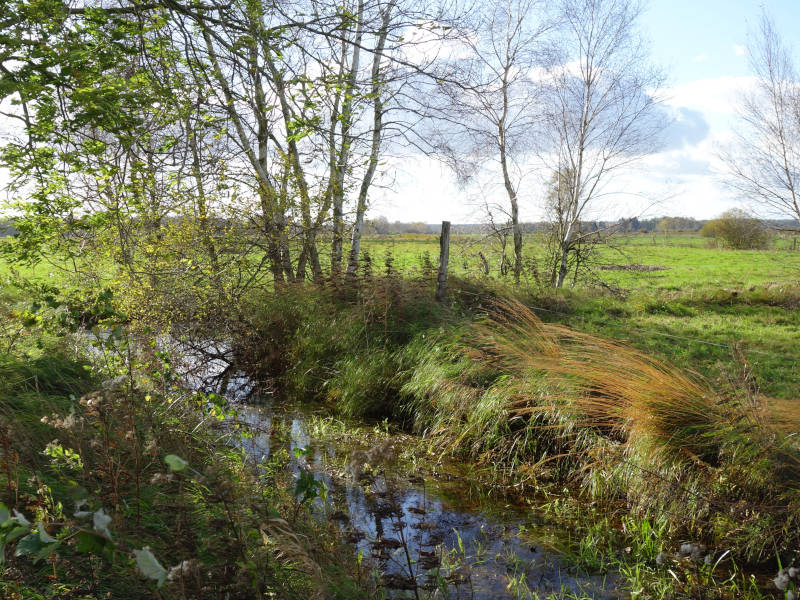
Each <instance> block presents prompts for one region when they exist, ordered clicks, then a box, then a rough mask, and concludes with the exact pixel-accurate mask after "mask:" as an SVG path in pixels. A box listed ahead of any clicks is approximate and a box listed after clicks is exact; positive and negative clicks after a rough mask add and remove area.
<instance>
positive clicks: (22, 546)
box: [14, 531, 47, 556]
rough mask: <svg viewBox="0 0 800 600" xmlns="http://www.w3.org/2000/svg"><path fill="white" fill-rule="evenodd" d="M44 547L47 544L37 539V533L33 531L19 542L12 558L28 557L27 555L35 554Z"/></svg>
mask: <svg viewBox="0 0 800 600" xmlns="http://www.w3.org/2000/svg"><path fill="white" fill-rule="evenodd" d="M46 545H47V544H45V543H44V542H42V540H41V539H40V538H39V532H38V531H34V532H33V533H31V534H29V535H26V536H25V537H24V538H22V539H21V540H20V541H19V543H18V544H17V549H16V551H15V552H14V556H28V555H29V554H37V553H38V552H39V551H40V550H41V549H42V548H44V547H45V546H46Z"/></svg>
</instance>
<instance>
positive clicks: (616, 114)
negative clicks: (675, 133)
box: [541, 0, 665, 287]
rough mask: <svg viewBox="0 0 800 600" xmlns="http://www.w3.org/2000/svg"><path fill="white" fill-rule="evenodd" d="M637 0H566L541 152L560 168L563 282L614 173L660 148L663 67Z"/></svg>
mask: <svg viewBox="0 0 800 600" xmlns="http://www.w3.org/2000/svg"><path fill="white" fill-rule="evenodd" d="M640 13H641V7H640V5H639V4H638V3H637V2H636V1H635V0H564V1H563V3H562V5H561V18H562V31H561V35H560V39H559V48H560V58H559V60H558V65H557V66H555V67H553V68H552V69H551V70H550V77H549V100H548V106H549V108H548V111H547V118H546V121H545V128H544V130H543V141H544V142H545V145H544V146H543V147H542V149H541V157H542V158H543V160H544V164H545V165H546V166H547V167H548V169H547V170H548V171H549V172H550V173H551V174H552V173H555V174H556V178H557V181H556V182H555V188H556V189H557V190H558V193H557V194H554V195H553V199H554V201H555V203H556V204H555V205H554V206H551V207H550V208H551V210H552V211H553V213H554V214H557V215H559V218H558V220H557V221H554V225H555V226H554V227H553V229H552V235H553V236H555V240H554V246H555V248H556V252H555V255H554V264H553V268H552V284H553V285H554V286H556V287H561V286H562V285H563V283H564V279H565V277H566V275H567V273H568V271H569V262H570V258H571V255H572V254H573V253H574V252H575V250H576V249H577V248H578V247H579V245H580V243H581V241H582V236H583V235H585V234H582V233H581V232H580V221H581V219H582V218H584V216H585V215H586V213H587V210H588V209H589V208H590V207H591V205H592V204H593V203H594V202H595V201H596V200H598V199H599V197H600V196H601V193H602V191H603V187H604V185H605V184H606V182H607V181H608V180H609V178H610V177H611V176H612V175H613V174H615V173H616V172H618V171H619V170H620V169H622V168H623V167H626V166H628V165H630V164H631V163H632V162H633V161H635V160H637V159H639V158H641V157H642V156H644V155H646V154H648V153H650V152H652V151H654V150H655V149H656V148H657V144H658V137H659V136H658V134H659V132H660V131H661V130H662V129H663V127H664V126H665V121H664V120H663V119H662V118H660V117H659V114H658V112H657V110H656V109H657V104H658V102H659V98H658V95H657V94H658V89H659V88H660V86H661V84H662V80H663V78H662V75H661V73H660V72H659V71H658V70H657V69H655V68H653V67H651V66H649V63H648V56H647V51H646V48H645V46H644V44H643V42H642V41H641V39H640V38H639V36H638V35H637V33H636V21H637V19H638V17H639V15H640Z"/></svg>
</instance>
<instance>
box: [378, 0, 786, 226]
mask: <svg viewBox="0 0 800 600" xmlns="http://www.w3.org/2000/svg"><path fill="white" fill-rule="evenodd" d="M762 7H763V8H765V9H766V11H767V12H768V14H769V15H771V17H772V18H773V19H774V21H775V23H776V26H777V28H778V31H779V32H780V34H781V35H782V38H783V41H784V43H786V44H787V45H788V46H789V47H790V48H791V49H792V50H793V51H794V52H793V54H794V56H795V57H796V58H797V59H800V47H798V45H800V35H798V32H800V0H765V1H764V2H757V1H748V0H730V1H723V0H651V1H650V2H649V4H648V5H647V9H646V11H645V13H644V14H643V16H642V19H641V22H640V31H641V33H642V34H643V36H644V37H645V38H646V39H648V40H649V41H650V44H651V45H650V51H651V57H652V59H653V61H654V62H655V63H656V64H658V65H661V66H662V67H663V68H664V69H665V71H666V74H667V81H666V89H665V90H664V91H665V96H666V101H665V109H666V110H667V111H668V112H669V113H670V114H671V116H672V118H673V123H672V125H671V126H670V128H669V129H668V131H667V132H666V138H667V143H666V145H665V147H664V148H663V150H662V151H661V152H659V153H658V154H656V155H653V156H649V157H647V158H646V159H645V160H643V161H641V163H640V164H639V165H638V167H637V169H636V170H635V171H633V172H631V173H629V174H628V175H627V176H624V177H622V178H620V179H619V181H618V186H619V187H620V189H622V188H624V189H625V190H626V191H628V192H631V193H628V194H618V195H617V196H616V197H614V194H613V193H612V194H610V197H611V199H610V200H609V199H604V200H603V202H602V203H601V202H598V203H597V204H596V205H595V212H594V214H592V215H590V216H591V218H598V219H615V218H619V217H627V216H633V215H641V216H645V217H647V216H659V215H681V216H693V217H697V218H711V217H714V216H716V215H718V214H719V213H720V212H722V211H724V210H726V209H728V208H731V207H733V206H740V205H741V200H740V199H737V198H734V197H733V196H732V194H731V192H730V191H729V190H727V189H726V188H725V186H724V184H723V178H724V165H723V164H722V163H721V161H720V160H719V159H718V156H717V154H718V151H719V150H720V149H721V148H722V147H724V146H725V144H726V143H728V142H729V141H730V138H731V135H732V127H733V126H734V125H735V123H736V115H735V107H736V102H737V98H738V97H739V96H740V94H741V93H742V91H744V90H745V89H746V88H747V85H748V84H749V83H751V82H752V79H751V74H750V69H749V65H748V58H747V54H746V51H745V49H746V46H747V44H748V41H749V36H750V34H751V33H752V32H754V31H755V30H756V28H757V26H758V23H759V21H760V18H761V11H762ZM795 40H797V43H796V42H795ZM470 194H471V191H470V190H461V189H458V188H457V187H456V186H455V184H454V183H453V179H452V176H451V175H450V173H449V172H448V171H447V169H445V168H443V167H440V166H439V165H437V164H435V163H434V162H432V161H430V160H406V161H403V164H401V165H398V169H397V172H396V174H395V179H394V191H391V192H389V191H385V192H383V193H379V194H376V201H375V203H374V206H373V211H372V214H373V215H379V214H383V215H385V216H387V217H388V218H389V219H390V220H403V221H410V220H421V221H426V222H436V221H440V220H445V219H449V220H453V221H456V222H465V221H477V220H480V218H481V217H482V215H481V214H480V211H479V210H476V208H475V202H476V201H477V200H476V198H474V197H473V202H472V203H470V200H469V198H468V197H469V196H470ZM472 196H475V194H474V193H472ZM537 196H541V193H532V194H531V195H530V199H529V201H528V202H526V203H524V204H523V206H521V218H522V219H523V220H532V221H533V220H538V219H540V218H541V217H542V207H541V201H540V200H537V199H536V197H537ZM498 200H499V201H502V197H500V196H498Z"/></svg>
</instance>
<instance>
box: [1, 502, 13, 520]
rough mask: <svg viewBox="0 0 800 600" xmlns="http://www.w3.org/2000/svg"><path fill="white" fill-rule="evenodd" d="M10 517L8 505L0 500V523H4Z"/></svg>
mask: <svg viewBox="0 0 800 600" xmlns="http://www.w3.org/2000/svg"><path fill="white" fill-rule="evenodd" d="M10 518H11V511H10V510H8V507H7V506H6V505H5V504H3V503H2V502H0V525H2V524H4V523H5V522H6V521H8V520H9V519H10Z"/></svg>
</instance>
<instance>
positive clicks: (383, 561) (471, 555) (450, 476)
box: [180, 343, 626, 600]
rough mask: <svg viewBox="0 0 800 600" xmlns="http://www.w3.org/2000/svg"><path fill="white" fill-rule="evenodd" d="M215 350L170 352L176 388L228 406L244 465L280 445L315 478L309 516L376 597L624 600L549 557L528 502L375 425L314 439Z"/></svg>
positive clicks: (554, 543)
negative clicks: (325, 523) (370, 577)
mask: <svg viewBox="0 0 800 600" xmlns="http://www.w3.org/2000/svg"><path fill="white" fill-rule="evenodd" d="M195 348H196V347H195ZM209 349H211V350H212V352H210V353H209ZM227 351H228V349H227V347H226V346H225V344H218V343H217V344H211V343H206V345H205V347H204V348H203V357H202V358H200V356H198V355H197V354H193V352H192V349H191V348H189V347H186V346H184V347H182V348H181V352H180V355H181V356H183V357H185V358H184V364H183V365H182V366H181V370H182V373H183V378H184V381H185V382H186V384H187V385H189V386H190V387H193V388H195V389H200V390H203V391H214V392H215V393H217V394H221V395H223V396H225V397H226V398H227V399H228V400H229V401H230V402H231V403H232V404H233V405H235V407H236V412H237V417H236V419H237V421H238V422H239V423H241V424H244V425H246V427H247V428H248V429H249V432H250V433H249V436H248V437H243V438H242V439H241V441H238V442H237V443H240V444H242V445H243V447H244V448H245V450H246V452H247V453H248V455H249V456H250V457H251V458H252V460H253V461H254V462H256V463H257V462H260V461H264V460H267V459H268V458H269V457H270V456H271V455H272V454H273V453H275V452H276V451H277V449H278V448H280V447H285V448H286V449H287V450H288V452H289V456H290V457H291V458H290V461H289V467H288V468H290V469H291V470H292V473H293V476H294V477H295V478H297V477H299V476H300V473H301V470H306V471H308V472H310V473H312V474H313V475H314V478H315V479H316V480H319V481H322V482H324V483H325V487H326V489H327V502H326V503H325V504H323V502H322V500H321V499H320V498H317V499H316V500H315V501H314V503H315V505H314V511H315V514H316V515H317V516H318V518H320V519H331V520H334V521H336V522H337V524H338V525H339V527H340V528H341V530H342V534H343V536H344V537H345V539H347V540H348V541H349V542H350V543H351V544H353V545H354V546H355V548H356V549H357V551H359V552H360V553H361V555H362V557H364V559H365V560H369V561H372V564H373V565H375V567H376V568H377V569H378V570H379V571H380V577H381V580H382V582H383V587H384V589H385V592H386V595H387V596H388V597H391V598H414V597H415V591H414V590H415V588H416V593H418V594H419V597H420V598H428V597H435V598H442V597H450V598H464V599H475V600H492V599H501V598H526V599H527V598H530V599H542V600H544V599H545V598H548V597H554V598H580V599H584V598H597V599H612V598H624V597H626V594H625V593H624V592H622V591H620V589H619V587H618V585H617V583H618V582H617V581H615V577H614V576H613V574H605V575H589V574H585V573H581V572H579V571H578V570H577V569H576V568H575V567H574V565H573V564H571V563H570V561H569V560H567V559H566V558H565V557H564V556H563V554H561V553H560V552H559V551H558V550H557V547H558V545H559V544H558V540H559V539H566V538H567V536H568V532H566V531H564V529H563V528H558V527H556V526H554V525H552V524H549V523H548V522H547V519H546V518H544V517H543V516H542V515H540V514H537V513H536V512H535V511H533V510H531V509H530V508H529V507H524V506H521V505H519V504H515V503H514V502H511V501H509V499H508V498H504V497H502V496H499V497H498V496H497V495H492V494H486V493H482V492H481V490H480V486H477V485H474V484H473V483H472V482H471V481H470V480H469V475H468V472H466V471H464V470H463V469H460V468H459V465H458V464H455V463H448V462H447V461H436V464H433V465H432V464H430V463H431V462H432V461H427V463H426V464H423V465H410V464H409V463H408V462H407V461H402V460H398V459H397V456H398V455H399V454H401V453H402V451H403V448H404V446H406V445H408V444H409V443H410V441H413V442H414V443H416V444H419V443H420V440H418V439H414V440H411V438H410V436H408V435H407V434H402V433H397V434H390V433H387V432H380V435H378V433H377V430H376V434H375V435H374V436H370V435H369V429H368V428H367V429H366V430H365V431H366V435H361V436H359V437H358V438H357V440H358V441H355V442H354V441H353V438H351V437H349V436H343V437H344V440H345V441H339V440H337V437H336V436H325V437H324V440H322V441H320V440H319V439H315V438H316V436H314V435H311V431H310V429H311V428H312V427H313V425H314V423H318V422H320V415H319V413H317V414H312V413H311V412H310V411H309V409H308V408H305V407H302V406H299V405H297V404H293V403H291V402H286V401H280V402H279V401H277V400H275V399H272V398H271V397H270V396H269V395H265V394H263V393H261V394H259V392H258V386H257V385H255V384H254V382H252V381H251V380H250V379H248V378H247V377H246V376H245V375H244V374H243V373H241V372H237V371H236V370H235V368H232V366H231V364H230V363H229V362H228V361H227V360H226V359H225V355H226V352H227ZM209 356H211V357H209ZM354 427H356V426H355V425H354ZM370 437H373V438H374V439H369V438H370ZM445 589H446V590H447V591H446V592H445V591H444V590H445ZM437 590H438V591H437ZM445 594H446V596H445Z"/></svg>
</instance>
